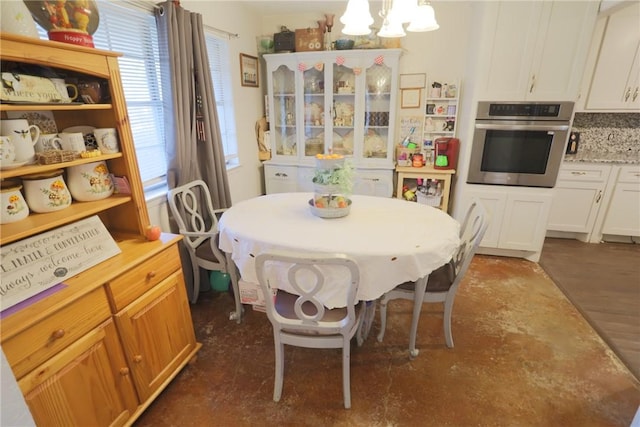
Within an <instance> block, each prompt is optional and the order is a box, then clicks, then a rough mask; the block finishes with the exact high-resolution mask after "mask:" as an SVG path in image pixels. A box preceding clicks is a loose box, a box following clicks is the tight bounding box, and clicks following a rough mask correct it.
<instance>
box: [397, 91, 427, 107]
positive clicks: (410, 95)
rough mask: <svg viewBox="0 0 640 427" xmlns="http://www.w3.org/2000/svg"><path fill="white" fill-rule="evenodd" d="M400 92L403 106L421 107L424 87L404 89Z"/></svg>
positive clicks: (401, 105)
mask: <svg viewBox="0 0 640 427" xmlns="http://www.w3.org/2000/svg"><path fill="white" fill-rule="evenodd" d="M400 92H401V96H400V98H401V102H400V107H401V108H420V95H421V94H422V89H402V90H401V91H400Z"/></svg>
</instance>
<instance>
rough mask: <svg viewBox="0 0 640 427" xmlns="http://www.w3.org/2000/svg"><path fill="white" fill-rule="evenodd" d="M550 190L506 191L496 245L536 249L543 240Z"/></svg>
mask: <svg viewBox="0 0 640 427" xmlns="http://www.w3.org/2000/svg"><path fill="white" fill-rule="evenodd" d="M550 207H551V194H532V193H530V192H523V193H515V192H513V193H509V194H508V195H507V203H506V206H505V213H504V218H503V220H502V224H501V231H500V240H499V242H498V243H499V244H498V247H499V248H501V249H517V250H523V251H539V250H540V249H541V248H542V244H543V243H544V237H545V234H546V228H547V220H548V218H549V208H550Z"/></svg>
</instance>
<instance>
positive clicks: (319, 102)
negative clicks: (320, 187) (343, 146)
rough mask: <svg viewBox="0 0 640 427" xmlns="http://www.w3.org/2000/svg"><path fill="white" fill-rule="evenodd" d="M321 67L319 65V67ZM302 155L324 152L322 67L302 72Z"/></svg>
mask: <svg viewBox="0 0 640 427" xmlns="http://www.w3.org/2000/svg"><path fill="white" fill-rule="evenodd" d="M319 68H321V67H319ZM303 93H304V155H305V156H315V155H316V154H320V153H323V152H324V69H323V68H321V69H320V70H318V69H317V68H316V67H313V68H310V69H308V70H306V71H304V73H303Z"/></svg>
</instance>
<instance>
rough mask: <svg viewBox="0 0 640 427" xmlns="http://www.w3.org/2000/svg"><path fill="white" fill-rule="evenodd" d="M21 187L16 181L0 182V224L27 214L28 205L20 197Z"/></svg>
mask: <svg viewBox="0 0 640 427" xmlns="http://www.w3.org/2000/svg"><path fill="white" fill-rule="evenodd" d="M21 189H22V185H21V184H20V183H19V182H18V181H12V180H6V181H2V182H0V199H1V200H2V212H1V213H0V224H8V223H10V222H16V221H20V220H22V219H25V218H26V217H28V216H29V206H28V205H27V202H26V201H25V200H24V197H22V193H21V192H20V190H21Z"/></svg>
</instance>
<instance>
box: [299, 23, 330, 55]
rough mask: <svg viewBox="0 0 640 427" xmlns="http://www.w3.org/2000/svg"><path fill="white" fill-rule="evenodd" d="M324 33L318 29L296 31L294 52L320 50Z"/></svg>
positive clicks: (322, 45)
mask: <svg viewBox="0 0 640 427" xmlns="http://www.w3.org/2000/svg"><path fill="white" fill-rule="evenodd" d="M323 41H324V33H322V32H321V31H320V29H319V28H303V29H300V30H296V52H309V51H316V50H322V49H323V47H324V43H323Z"/></svg>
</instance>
